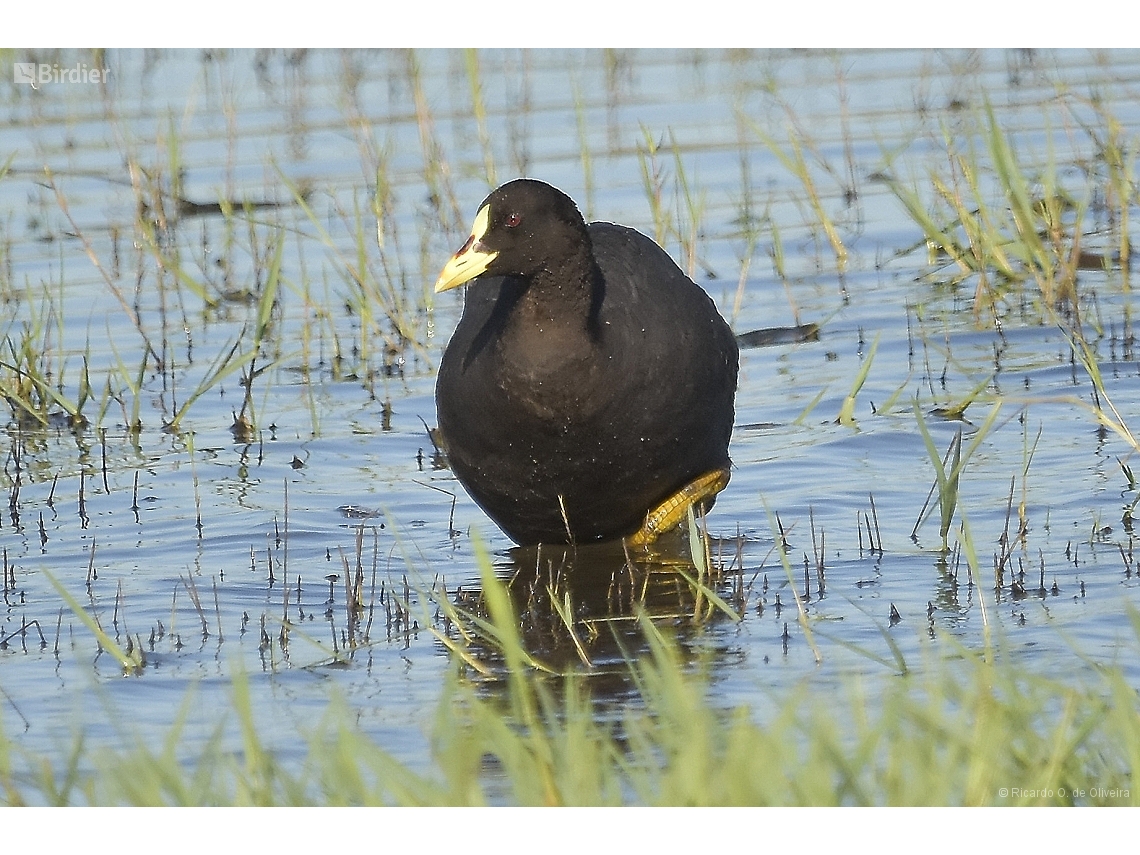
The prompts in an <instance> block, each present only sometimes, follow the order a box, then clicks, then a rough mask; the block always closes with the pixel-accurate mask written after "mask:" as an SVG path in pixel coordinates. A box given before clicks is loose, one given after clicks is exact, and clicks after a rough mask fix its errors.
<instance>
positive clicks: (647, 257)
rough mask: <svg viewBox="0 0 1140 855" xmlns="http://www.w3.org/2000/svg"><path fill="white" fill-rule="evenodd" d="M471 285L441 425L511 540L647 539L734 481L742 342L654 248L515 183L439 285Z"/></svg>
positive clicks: (459, 471)
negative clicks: (731, 453) (731, 448)
mask: <svg viewBox="0 0 1140 855" xmlns="http://www.w3.org/2000/svg"><path fill="white" fill-rule="evenodd" d="M466 283H470V288H469V289H468V291H467V293H466V295H465V296H466V302H465V304H464V307H463V316H462V317H461V318H460V321H459V325H458V326H457V327H456V329H455V333H454V334H453V335H452V337H451V341H450V342H449V343H448V345H447V349H446V351H445V352H444V355H443V361H442V363H441V365H440V368H439V378H438V381H437V384H436V407H437V411H438V417H439V427H440V434H441V436H442V444H443V446H444V448H445V449H446V452H447V457H448V460H449V462H450V464H451V468H452V471H454V472H455V475H456V477H457V478H458V479H459V481H460V483H462V484H463V486H464V487H466V489H467V491H468V493H470V494H471V497H472V498H473V499H474V500H475V501H476V502H478V504H479V505H480V507H482V508H483V510H484V511H486V512H487V515H488V516H490V517H491V519H493V520H494V521H495V522H496V523H498V525H499V526H500V527H501V528H502V529H503V531H505V532H506V533H507V534H508V535H509V536H510V537H511V538H512V539H513V540H514V541H516V542H517V543H519V544H522V545H532V544H536V543H554V542H560V543H566V542H577V543H582V542H586V541H595V540H609V539H616V538H619V537H630V538H631V540H632V541H633V542H635V543H647V542H649V541H651V540H653V539H654V538H655V537H656V536H657V535H658V534H660V533H661V532H662V531H664V530H666V529H668V528H671V527H673V526H675V525H676V524H677V523H678V522H680V521H681V520H682V519H684V518H685V514H686V508H687V507H688V506H689V505H691V504H694V503H696V504H697V505H698V506H704V507H707V506H709V505H711V503H712V500H713V498H714V497H715V495H716V493H717V492H719V491H720V490H721V489H723V488H724V486H725V484H727V483H728V473H729V458H728V441H729V437H730V435H731V433H732V421H733V398H734V395H735V393H736V373H737V362H738V353H737V346H736V340H735V338H734V337H733V334H732V331H731V330H730V329H729V327H728V324H726V323H725V321H724V319H723V318H722V317H721V316H720V314H719V313H718V312H717V310H716V306H715V305H714V304H713V302H712V300H711V299H710V298H709V297H708V295H707V294H705V292H704V291H702V290H701V289H700V288H699V287H698V286H697V285H696V284H695V283H694V282H693V281H692V280H691V279H689V278H688V277H687V276H686V275H685V274H684V273H683V272H682V271H681V270H680V268H678V267H677V265H676V264H674V263H673V260H672V259H671V258H670V257H669V256H668V254H667V253H666V252H665V251H664V250H663V249H661V247H659V246H658V245H657V244H656V243H654V242H653V241H652V240H651V239H649V238H648V237H646V236H645V235H643V234H641V233H640V232H637V231H635V230H633V229H630V228H626V227H624V226H619V225H614V224H613V223H590V224H589V225H586V223H585V221H584V220H583V219H582V215H581V213H579V211H578V208H577V207H576V206H575V204H574V202H573V200H571V199H570V198H569V197H568V196H566V195H565V194H564V193H562V192H561V191H560V190H558V189H556V188H554V187H552V186H550V185H549V184H544V183H543V182H541V181H533V180H529V179H519V180H516V181H511V182H509V183H507V184H504V185H503V186H502V187H500V188H498V189H497V190H495V191H494V192H493V193H491V195H490V196H488V197H487V198H486V199H485V200H484V201H483V204H482V205H480V206H479V211H478V213H477V214H476V216H475V224H474V226H473V228H472V230H471V236H470V237H469V238H468V239H467V242H466V243H464V244H463V246H462V247H461V248H460V250H459V251H458V252H457V253H456V254H455V256H454V257H453V258H452V259H451V260H450V261H449V262H448V263H447V266H446V267H444V269H443V272H442V273H441V274H440V277H439V280H438V281H437V282H436V285H435V290H436V291H437V292H439V291H446V290H448V289H450V288H456V287H458V286H460V285H463V284H466Z"/></svg>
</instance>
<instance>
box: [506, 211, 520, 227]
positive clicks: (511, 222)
mask: <svg viewBox="0 0 1140 855" xmlns="http://www.w3.org/2000/svg"><path fill="white" fill-rule="evenodd" d="M521 222H522V217H520V216H519V215H518V214H508V215H507V228H508V229H513V228H514V227H515V226H517V225H518V224H519V223H521Z"/></svg>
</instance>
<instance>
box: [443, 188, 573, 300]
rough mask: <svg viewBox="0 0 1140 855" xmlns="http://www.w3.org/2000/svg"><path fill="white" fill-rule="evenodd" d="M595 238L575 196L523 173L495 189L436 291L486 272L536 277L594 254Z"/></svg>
mask: <svg viewBox="0 0 1140 855" xmlns="http://www.w3.org/2000/svg"><path fill="white" fill-rule="evenodd" d="M589 252H590V238H589V235H588V234H587V232H586V223H585V221H584V220H583V219H582V214H581V213H580V212H579V211H578V207H577V206H576V205H575V204H574V200H573V199H571V198H570V197H569V196H567V195H566V194H565V193H563V192H562V191H561V190H559V189H558V188H556V187H552V186H550V185H549V184H546V183H544V182H542V181H535V180H533V179H530V178H519V179H516V180H515V181H510V182H508V183H506V184H504V185H503V186H502V187H500V188H498V189H497V190H495V191H494V192H492V193H491V195H490V196H488V197H487V198H486V199H484V200H483V204H481V205H480V206H479V212H478V213H477V214H476V215H475V224H474V225H473V226H472V227H471V235H470V237H468V238H467V241H466V243H464V244H463V246H462V247H460V248H459V251H458V252H456V253H455V255H454V256H452V258H451V260H450V261H448V262H447V265H446V266H445V267H444V268H443V272H442V273H440V274H439V279H438V280H437V281H436V283H435V290H436V292H437V293H438V292H440V291H447V290H449V289H451V288H458V287H459V286H460V285H464V284H466V283H467V282H469V281H471V280H472V279H474V278H475V277H476V276H480V275H482V274H484V273H487V274H490V275H493V276H512V275H513V276H523V277H530V276H533V275H535V274H536V273H538V272H539V271H541V270H544V269H545V270H551V269H556V268H560V267H564V266H566V265H567V264H568V263H579V262H583V261H585V260H587V259H588V258H589Z"/></svg>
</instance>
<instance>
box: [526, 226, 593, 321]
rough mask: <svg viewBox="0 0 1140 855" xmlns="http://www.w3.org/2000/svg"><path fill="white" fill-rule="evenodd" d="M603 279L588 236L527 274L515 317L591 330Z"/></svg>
mask: <svg viewBox="0 0 1140 855" xmlns="http://www.w3.org/2000/svg"><path fill="white" fill-rule="evenodd" d="M602 288H603V280H602V273H601V270H599V269H598V265H597V262H596V261H595V260H594V255H593V250H592V247H591V246H590V243H589V240H588V238H587V239H586V240H585V241H583V242H582V243H580V244H578V245H576V247H575V252H574V253H573V254H570V255H566V256H562V257H559V258H557V259H552V260H551V261H550V262H548V263H547V265H545V266H543V267H541V268H539V269H538V270H537V271H535V272H534V273H532V274H531V275H530V276H529V277H527V285H526V289H525V291H524V292H523V294H522V297H521V299H520V301H519V304H520V305H519V307H518V310H517V316H518V320H519V321H521V322H523V323H526V324H539V325H540V326H541V325H550V326H558V327H563V328H573V329H581V330H585V331H590V332H592V331H593V327H594V325H595V322H596V315H597V310H598V305H599V301H600V299H601V295H602Z"/></svg>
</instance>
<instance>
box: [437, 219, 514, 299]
mask: <svg viewBox="0 0 1140 855" xmlns="http://www.w3.org/2000/svg"><path fill="white" fill-rule="evenodd" d="M490 216H491V213H490V206H487V205H485V206H483V207H482V208H480V209H479V213H478V214H476V215H475V224H474V225H473V226H472V227H471V235H470V237H468V238H467V241H466V243H464V244H463V246H461V247H460V248H459V251H458V252H457V253H455V255H453V256H452V257H451V260H450V261H449V262H447V264H446V265H444V268H443V270H442V272H440V274H439V279H437V280H436V281H435V293H437V294H438V293H440V292H441V291H449V290H450V289H452V288H458V287H459V286H460V285H466V284H467V283H468V282H470V281H471V280H472V279H474V278H475V277H476V276H478V275H479V274H481V273H483V272H485V271H486V270H487V265H489V264H490V263H491V262H492V261H494V260H495V258H496V257H497V256H498V254H499V253H498V252H489V251H487V250H486V249H485V248H484V247H483V244H482V240H483V236H484V235H485V234H487V223H488V221H489V219H490Z"/></svg>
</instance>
